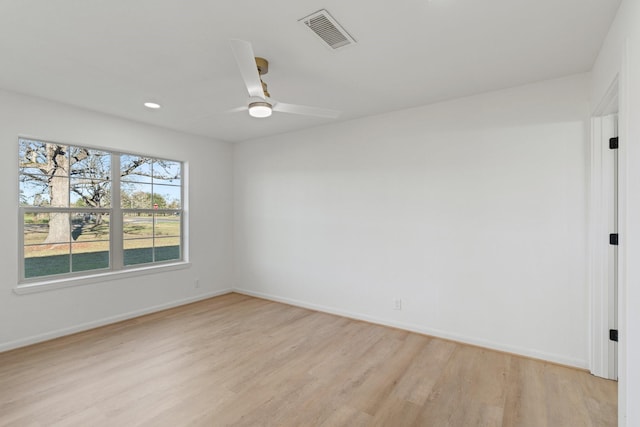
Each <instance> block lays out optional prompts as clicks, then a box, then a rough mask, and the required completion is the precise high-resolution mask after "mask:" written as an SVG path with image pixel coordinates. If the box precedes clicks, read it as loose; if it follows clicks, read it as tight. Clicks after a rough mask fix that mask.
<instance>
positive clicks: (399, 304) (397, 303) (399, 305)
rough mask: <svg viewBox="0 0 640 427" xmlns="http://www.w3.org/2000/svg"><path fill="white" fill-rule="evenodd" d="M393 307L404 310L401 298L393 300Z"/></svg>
mask: <svg viewBox="0 0 640 427" xmlns="http://www.w3.org/2000/svg"><path fill="white" fill-rule="evenodd" d="M393 309H394V310H402V300H401V299H400V298H396V299H394V300H393Z"/></svg>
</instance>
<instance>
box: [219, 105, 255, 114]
mask: <svg viewBox="0 0 640 427" xmlns="http://www.w3.org/2000/svg"><path fill="white" fill-rule="evenodd" d="M248 109H249V108H247V106H246V105H245V106H243V107H236V108H232V109H230V110H227V111H225V113H239V112H241V111H247V110H248Z"/></svg>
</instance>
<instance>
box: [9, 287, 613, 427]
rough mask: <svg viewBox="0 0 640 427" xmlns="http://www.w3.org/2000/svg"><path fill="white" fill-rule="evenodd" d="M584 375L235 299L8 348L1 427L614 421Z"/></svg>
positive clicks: (607, 388)
mask: <svg viewBox="0 0 640 427" xmlns="http://www.w3.org/2000/svg"><path fill="white" fill-rule="evenodd" d="M616 400H617V385H616V383H615V382H612V381H606V380H602V379H599V378H595V377H593V376H591V375H589V374H588V373H586V372H583V371H580V370H576V369H571V368H566V367H562V366H558V365H554V364H550V363H545V362H541V361H536V360H531V359H527V358H522V357H517V356H512V355H509V354H504V353H499V352H495V351H490V350H486V349H482V348H478V347H472V346H467V345H462V344H457V343H453V342H450V341H444V340H440V339H436V338H431V337H427V336H423V335H419V334H414V333H410V332H406V331H401V330H397V329H392V328H386V327H382V326H377V325H371V324H368V323H364V322H359V321H354V320H350V319H345V318H342V317H337V316H332V315H328V314H324V313H318V312H314V311H309V310H304V309H301V308H297V307H291V306H288V305H283V304H279V303H274V302H270V301H265V300H261V299H256V298H251V297H247V296H244V295H239V294H229V295H224V296H221V297H217V298H213V299H209V300H206V301H202V302H198V303H195V304H191V305H188V306H183V307H179V308H175V309H171V310H167V311H164V312H161V313H155V314H151V315H148V316H144V317H140V318H137V319H132V320H128V321H125V322H121V323H117V324H114V325H110V326H106V327H102V328H99V329H95V330H92V331H88V332H83V333H80V334H75V335H72V336H68V337H64V338H60V339H56V340H53V341H49V342H46V343H42V344H37V345H33V346H30V347H26V348H22V349H18V350H13V351H10V352H6V353H1V354H0V425H2V426H50V425H56V426H117V427H120V426H138V425H144V426H172V427H173V426H224V425H241V426H393V427H396V426H413V425H415V426H435V427H440V426H532V427H533V426H535V427H544V426H561V427H565V426H568V427H573V426H576V427H577V426H598V427H600V426H615V425H616Z"/></svg>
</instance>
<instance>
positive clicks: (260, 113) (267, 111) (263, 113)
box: [249, 101, 273, 119]
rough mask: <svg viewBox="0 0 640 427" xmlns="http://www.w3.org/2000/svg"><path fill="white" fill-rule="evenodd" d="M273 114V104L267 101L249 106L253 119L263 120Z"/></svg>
mask: <svg viewBox="0 0 640 427" xmlns="http://www.w3.org/2000/svg"><path fill="white" fill-rule="evenodd" d="M272 112H273V110H272V108H271V104H269V103H268V102H266V101H258V102H252V103H251V104H249V115H250V116H251V117H256V118H259V119H262V118H264V117H269V116H270V115H271V113H272Z"/></svg>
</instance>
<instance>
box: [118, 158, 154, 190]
mask: <svg viewBox="0 0 640 427" xmlns="http://www.w3.org/2000/svg"><path fill="white" fill-rule="evenodd" d="M151 162H152V159H151V158H149V157H141V156H134V155H131V154H123V155H121V156H120V176H121V177H122V181H134V182H148V183H151Z"/></svg>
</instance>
